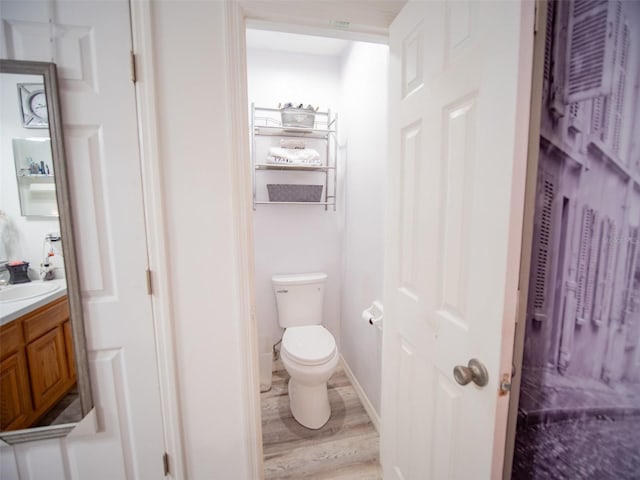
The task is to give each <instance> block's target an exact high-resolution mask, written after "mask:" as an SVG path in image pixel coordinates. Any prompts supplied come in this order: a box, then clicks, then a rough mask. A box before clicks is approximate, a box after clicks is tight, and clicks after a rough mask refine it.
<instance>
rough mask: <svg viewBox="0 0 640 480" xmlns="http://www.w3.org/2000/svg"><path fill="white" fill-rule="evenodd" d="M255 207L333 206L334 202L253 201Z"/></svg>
mask: <svg viewBox="0 0 640 480" xmlns="http://www.w3.org/2000/svg"><path fill="white" fill-rule="evenodd" d="M254 203H255V204H256V205H335V203H334V202H268V201H255V202H254Z"/></svg>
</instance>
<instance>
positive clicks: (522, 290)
mask: <svg viewBox="0 0 640 480" xmlns="http://www.w3.org/2000/svg"><path fill="white" fill-rule="evenodd" d="M535 1H536V11H535V26H534V40H533V66H532V72H531V100H530V106H529V108H530V115H529V142H528V143H529V145H528V149H527V166H526V168H527V173H526V185H525V199H524V212H523V220H522V247H521V251H520V275H519V278H518V308H517V311H516V324H515V334H514V339H513V367H514V369H515V372H516V374H515V376H513V377H512V378H511V392H510V396H509V418H508V421H507V442H506V446H505V457H504V464H503V465H504V466H503V471H502V478H503V480H509V479H510V478H511V470H512V468H513V455H514V452H515V442H516V427H517V423H518V405H519V401H520V384H521V382H522V361H523V357H524V336H525V330H526V328H525V327H526V316H527V302H528V297H529V277H530V274H531V251H532V246H533V223H534V215H535V207H536V188H537V183H538V158H539V154H540V122H541V115H542V102H541V99H542V93H543V92H542V89H543V73H544V54H545V36H546V32H547V24H546V21H545V19H546V18H547V8H548V7H549V5H548V2H547V0H535Z"/></svg>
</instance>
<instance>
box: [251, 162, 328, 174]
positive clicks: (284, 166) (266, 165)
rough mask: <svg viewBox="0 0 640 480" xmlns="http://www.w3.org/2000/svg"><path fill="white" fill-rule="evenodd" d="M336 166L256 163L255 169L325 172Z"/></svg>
mask: <svg viewBox="0 0 640 480" xmlns="http://www.w3.org/2000/svg"><path fill="white" fill-rule="evenodd" d="M334 168H336V167H327V166H326V165H289V164H286V163H256V170H302V171H308V172H326V171H327V170H333V169H334Z"/></svg>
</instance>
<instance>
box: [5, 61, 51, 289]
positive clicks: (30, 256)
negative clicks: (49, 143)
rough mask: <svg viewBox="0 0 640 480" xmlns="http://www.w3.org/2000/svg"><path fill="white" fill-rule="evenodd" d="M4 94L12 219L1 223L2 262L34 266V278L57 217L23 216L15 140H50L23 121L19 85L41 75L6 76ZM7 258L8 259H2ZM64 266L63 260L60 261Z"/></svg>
mask: <svg viewBox="0 0 640 480" xmlns="http://www.w3.org/2000/svg"><path fill="white" fill-rule="evenodd" d="M2 77H3V78H2V82H0V85H1V92H0V95H1V96H0V105H2V108H0V210H2V211H3V212H4V213H5V214H6V215H7V218H8V220H5V221H2V224H0V235H2V238H0V260H9V261H11V260H24V261H27V262H29V263H30V270H31V271H30V276H31V277H32V278H37V277H38V271H39V265H40V262H41V261H42V248H43V247H42V246H43V241H44V237H45V235H46V234H47V233H49V232H59V231H60V226H59V223H58V219H57V218H47V217H23V216H22V214H21V212H20V199H19V198H18V184H17V180H16V170H15V165H14V161H13V146H12V139H14V138H42V137H49V130H48V129H46V128H45V129H42V128H37V129H36V128H24V127H23V126H22V123H21V120H20V111H19V103H18V93H17V87H16V84H17V83H42V77H41V76H39V75H15V74H2ZM5 255H6V258H2V257H4V256H5ZM60 265H61V260H60Z"/></svg>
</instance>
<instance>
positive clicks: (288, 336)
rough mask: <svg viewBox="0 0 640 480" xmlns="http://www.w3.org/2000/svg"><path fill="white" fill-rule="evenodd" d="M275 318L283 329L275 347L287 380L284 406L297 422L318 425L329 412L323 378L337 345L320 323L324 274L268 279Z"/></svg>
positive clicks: (334, 363) (335, 356) (329, 370)
mask: <svg viewBox="0 0 640 480" xmlns="http://www.w3.org/2000/svg"><path fill="white" fill-rule="evenodd" d="M271 280H272V283H273V289H274V291H275V295H276V303H277V306H278V323H279V324H280V326H281V327H283V328H284V329H285V331H284V335H283V337H282V345H281V348H280V358H281V359H282V364H283V365H284V368H285V369H286V370H287V373H288V374H289V376H290V377H291V378H290V379H289V405H290V407H291V413H292V414H293V418H295V419H296V420H297V422H298V423H300V424H301V425H303V426H305V427H307V428H312V429H318V428H320V427H322V426H323V425H324V424H325V423H327V421H328V420H329V417H330V416H331V406H330V405H329V395H328V393H327V381H328V380H329V378H331V375H333V372H334V371H335V370H336V367H337V366H338V349H337V347H336V341H335V339H334V338H333V335H331V332H329V330H327V329H326V328H324V327H323V326H322V325H321V323H322V302H323V297H324V285H325V282H326V280H327V275H326V274H325V273H304V274H296V275H275V276H273V277H272V278H271Z"/></svg>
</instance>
